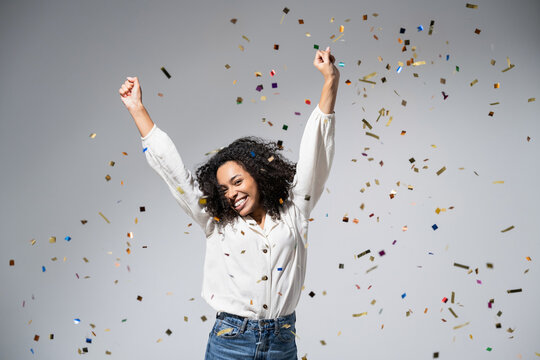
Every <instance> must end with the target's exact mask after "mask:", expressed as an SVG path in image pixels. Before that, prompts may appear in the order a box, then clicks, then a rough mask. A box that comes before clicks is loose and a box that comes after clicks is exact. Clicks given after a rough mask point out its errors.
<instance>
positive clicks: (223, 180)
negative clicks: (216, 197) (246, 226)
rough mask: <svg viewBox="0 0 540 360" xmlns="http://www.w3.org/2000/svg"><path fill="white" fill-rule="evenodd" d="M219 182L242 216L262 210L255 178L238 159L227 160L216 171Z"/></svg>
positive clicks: (232, 205)
mask: <svg viewBox="0 0 540 360" xmlns="http://www.w3.org/2000/svg"><path fill="white" fill-rule="evenodd" d="M216 178H217V182H218V184H219V187H220V189H221V191H222V192H223V195H224V196H225V199H227V201H228V202H229V205H230V206H231V207H232V208H233V209H234V210H235V211H236V212H237V213H238V214H240V215H241V216H246V215H249V214H251V213H253V212H254V211H256V210H260V203H259V190H258V189H257V183H256V182H255V179H254V178H253V177H252V176H251V175H250V174H249V172H247V171H246V170H245V169H244V168H243V167H242V165H240V164H239V163H237V162H236V161H227V162H226V163H224V164H223V165H221V166H220V167H219V168H218V170H217V173H216Z"/></svg>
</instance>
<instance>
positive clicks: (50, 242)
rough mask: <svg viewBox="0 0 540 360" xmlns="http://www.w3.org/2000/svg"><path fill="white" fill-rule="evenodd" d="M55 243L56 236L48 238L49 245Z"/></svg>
mask: <svg viewBox="0 0 540 360" xmlns="http://www.w3.org/2000/svg"><path fill="white" fill-rule="evenodd" d="M55 242H56V236H51V237H50V238H49V244H54V243H55Z"/></svg>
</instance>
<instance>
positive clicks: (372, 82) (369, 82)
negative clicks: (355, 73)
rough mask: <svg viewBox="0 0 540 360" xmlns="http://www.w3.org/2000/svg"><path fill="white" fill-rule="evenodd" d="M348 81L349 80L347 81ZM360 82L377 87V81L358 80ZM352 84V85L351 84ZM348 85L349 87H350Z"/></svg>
mask: <svg viewBox="0 0 540 360" xmlns="http://www.w3.org/2000/svg"><path fill="white" fill-rule="evenodd" d="M347 81H348V80H347ZM358 81H362V82H365V83H368V84H373V85H376V84H377V83H376V82H375V81H371V80H364V79H358ZM349 84H350V83H349ZM349 84H347V85H349Z"/></svg>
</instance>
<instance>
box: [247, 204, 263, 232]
mask: <svg viewBox="0 0 540 360" xmlns="http://www.w3.org/2000/svg"><path fill="white" fill-rule="evenodd" d="M249 215H250V216H251V217H252V218H253V220H255V221H256V222H257V224H258V225H259V226H260V227H261V229H264V219H265V218H266V210H264V209H263V208H262V207H260V208H258V209H256V210H254V211H253V212H252V213H251V214H249Z"/></svg>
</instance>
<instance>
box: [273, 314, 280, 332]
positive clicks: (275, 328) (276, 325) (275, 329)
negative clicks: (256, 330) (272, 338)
mask: <svg viewBox="0 0 540 360" xmlns="http://www.w3.org/2000/svg"><path fill="white" fill-rule="evenodd" d="M274 334H276V335H277V334H279V321H278V318H277V317H276V318H275V319H274Z"/></svg>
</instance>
